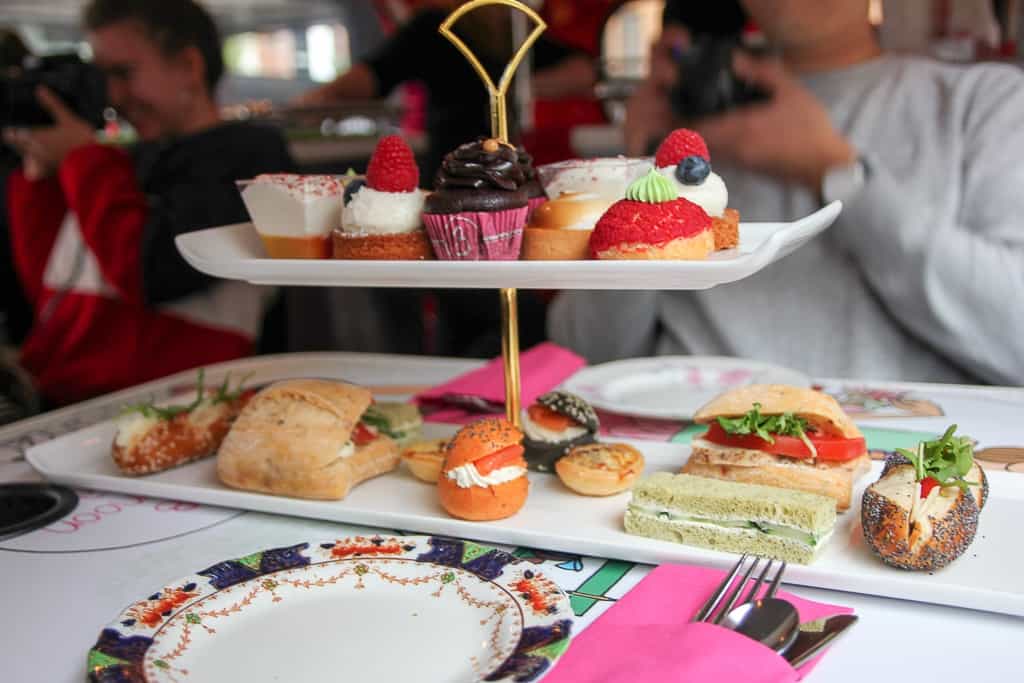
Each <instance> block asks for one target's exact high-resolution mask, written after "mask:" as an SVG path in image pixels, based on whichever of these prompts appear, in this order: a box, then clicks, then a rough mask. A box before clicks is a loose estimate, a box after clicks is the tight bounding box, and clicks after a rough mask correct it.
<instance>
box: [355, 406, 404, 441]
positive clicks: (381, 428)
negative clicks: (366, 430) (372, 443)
mask: <svg viewBox="0 0 1024 683" xmlns="http://www.w3.org/2000/svg"><path fill="white" fill-rule="evenodd" d="M359 419H360V420H361V421H362V422H365V423H366V424H368V425H370V426H371V427H373V428H374V429H376V430H377V431H378V432H381V433H382V434H384V435H385V436H390V437H391V438H393V439H394V438H398V434H397V433H395V432H394V431H393V430H392V429H391V422H390V421H389V420H388V418H387V417H386V416H385V415H384V413H382V412H380V410H378V409H377V407H376V406H373V405H371V406H370V407H369V408H367V409H366V412H365V413H363V416H362V417H361V418H359Z"/></svg>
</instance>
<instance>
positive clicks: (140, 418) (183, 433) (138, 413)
mask: <svg viewBox="0 0 1024 683" xmlns="http://www.w3.org/2000/svg"><path fill="white" fill-rule="evenodd" d="M253 393H254V392H252V391H251V390H244V389H242V386H241V384H239V385H238V386H237V387H235V389H234V390H231V389H229V377H225V378H224V383H223V384H221V385H220V387H218V388H217V389H216V390H214V391H212V392H208V391H206V390H205V389H204V387H203V371H202V370H200V371H199V381H198V382H197V389H196V397H195V400H193V401H192V402H191V403H189V404H188V405H169V406H157V405H155V404H154V403H151V402H150V403H140V404H138V405H133V406H128V407H127V408H125V410H124V411H122V413H121V415H120V417H118V418H117V434H116V435H115V436H114V443H113V445H112V446H111V449H110V454H111V456H113V458H114V464H116V465H117V467H118V469H120V470H121V472H122V473H123V474H129V475H137V474H151V473H153V472H160V471H162V470H166V469H169V468H171V467H177V466H178V465H183V464H185V463H187V462H192V461H193V460H198V459H199V458H205V457H206V456H208V455H213V454H214V453H216V452H217V449H218V448H219V447H220V443H221V441H223V440H224V437H225V435H227V433H228V429H230V428H231V424H232V423H233V422H234V421H235V418H236V417H238V413H239V412H240V411H241V410H242V408H243V407H244V406H245V404H246V402H247V401H248V400H249V397H251V396H252V394H253Z"/></svg>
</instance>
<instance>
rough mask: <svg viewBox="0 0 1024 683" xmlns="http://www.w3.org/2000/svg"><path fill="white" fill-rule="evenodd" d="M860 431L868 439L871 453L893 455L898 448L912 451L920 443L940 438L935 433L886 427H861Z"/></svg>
mask: <svg viewBox="0 0 1024 683" xmlns="http://www.w3.org/2000/svg"><path fill="white" fill-rule="evenodd" d="M860 431H861V433H862V434H863V435H864V438H865V439H867V442H868V450H869V451H885V452H886V453H892V452H894V451H895V450H896V449H897V448H906V449H912V448H914V446H916V445H917V442H918V441H930V440H931V439H935V438H937V437H938V436H939V435H938V434H936V433H935V432H919V431H914V430H910V429H890V428H885V427H861V428H860Z"/></svg>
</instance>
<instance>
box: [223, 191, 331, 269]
mask: <svg viewBox="0 0 1024 683" xmlns="http://www.w3.org/2000/svg"><path fill="white" fill-rule="evenodd" d="M238 187H239V189H240V190H241V193H242V201H243V202H244V203H245V208H246V210H247V211H248V212H249V217H250V218H251V219H252V222H253V226H254V227H255V228H256V232H257V234H259V236H260V240H261V241H262V242H263V246H264V248H265V249H266V251H267V255H268V256H270V258H327V257H329V256H330V255H331V231H332V230H334V228H336V227H337V226H338V225H340V224H341V207H342V194H343V193H344V191H345V190H344V187H343V184H342V182H341V180H339V179H338V178H336V177H334V176H330V175H297V174H293V173H268V174H263V175H259V176H256V177H255V178H253V179H252V180H240V181H238Z"/></svg>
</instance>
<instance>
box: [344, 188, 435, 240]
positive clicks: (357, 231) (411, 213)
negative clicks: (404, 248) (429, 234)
mask: <svg viewBox="0 0 1024 683" xmlns="http://www.w3.org/2000/svg"><path fill="white" fill-rule="evenodd" d="M427 194H428V192H427V191H426V190H419V189H417V190H414V191H412V192H383V191H380V190H375V189H373V188H372V187H370V186H368V185H363V186H362V187H360V188H359V189H358V190H357V191H356V192H355V193H354V194H352V196H351V198H350V199H349V202H348V204H347V205H346V206H345V208H344V210H343V211H342V214H341V229H342V231H343V232H345V233H348V234H351V235H397V234H402V233H407V232H413V231H415V230H419V229H420V227H421V226H422V225H423V221H422V219H421V217H420V215H421V214H422V213H423V201H424V200H425V199H426V196H427Z"/></svg>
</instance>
